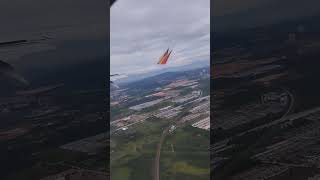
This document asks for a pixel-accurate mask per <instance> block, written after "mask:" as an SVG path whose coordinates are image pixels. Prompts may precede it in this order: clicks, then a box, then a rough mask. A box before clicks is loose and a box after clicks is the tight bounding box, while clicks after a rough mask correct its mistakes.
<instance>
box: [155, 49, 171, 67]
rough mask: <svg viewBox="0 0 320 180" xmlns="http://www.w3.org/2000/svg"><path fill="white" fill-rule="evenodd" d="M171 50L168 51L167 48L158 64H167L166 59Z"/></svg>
mask: <svg viewBox="0 0 320 180" xmlns="http://www.w3.org/2000/svg"><path fill="white" fill-rule="evenodd" d="M171 52H172V50H171V51H170V52H169V49H167V51H166V52H165V53H164V54H163V55H162V56H161V57H160V59H159V61H158V64H167V61H168V59H169V57H170V55H171Z"/></svg>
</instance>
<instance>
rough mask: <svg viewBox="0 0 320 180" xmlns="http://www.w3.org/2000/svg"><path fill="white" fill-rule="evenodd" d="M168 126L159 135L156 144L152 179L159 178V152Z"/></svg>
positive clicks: (157, 179)
mask: <svg viewBox="0 0 320 180" xmlns="http://www.w3.org/2000/svg"><path fill="white" fill-rule="evenodd" d="M168 131H169V128H166V129H165V130H163V132H162V135H161V137H160V141H159V144H158V146H157V151H156V158H155V162H154V180H160V154H161V147H162V144H163V141H164V139H165V137H166V135H167V134H168Z"/></svg>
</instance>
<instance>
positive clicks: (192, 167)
mask: <svg viewBox="0 0 320 180" xmlns="http://www.w3.org/2000/svg"><path fill="white" fill-rule="evenodd" d="M209 138H210V137H209V132H208V131H204V130H201V129H197V128H193V127H191V126H188V127H185V128H182V129H177V130H176V131H174V133H172V134H169V135H168V136H167V138H166V140H165V142H164V145H163V148H162V152H161V158H160V163H161V177H162V179H168V180H178V179H179V180H180V179H184V180H189V179H190V180H191V179H199V180H202V179H203V180H205V179H209V178H210V153H209Z"/></svg>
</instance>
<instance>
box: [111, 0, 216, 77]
mask: <svg viewBox="0 0 320 180" xmlns="http://www.w3.org/2000/svg"><path fill="white" fill-rule="evenodd" d="M110 14H111V19H110V26H111V27H110V30H111V32H110V38H111V41H110V44H111V49H110V50H111V51H110V52H111V62H110V64H111V73H124V74H139V73H143V72H149V71H153V70H158V69H161V68H168V67H176V66H181V65H186V64H191V63H196V62H199V61H207V62H209V61H210V0H200V1H194V0H174V1H172V0H161V1H159V0H137V1H132V0H121V1H117V2H116V3H115V4H114V5H113V6H112V8H111V12H110ZM167 48H171V49H173V52H172V54H171V58H170V59H169V61H168V63H167V65H165V66H163V65H158V64H156V63H157V61H158V59H159V57H160V56H161V55H162V54H163V53H164V52H165V50H166V49H167Z"/></svg>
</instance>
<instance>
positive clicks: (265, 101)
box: [210, 16, 320, 180]
mask: <svg viewBox="0 0 320 180" xmlns="http://www.w3.org/2000/svg"><path fill="white" fill-rule="evenodd" d="M316 19H317V20H318V19H319V17H318V16H316V17H313V19H312V20H311V19H302V20H299V21H290V22H284V23H282V24H274V25H273V24H272V25H268V26H263V27H257V28H251V29H243V30H239V31H237V32H233V33H225V34H224V33H222V34H219V35H217V36H216V37H217V38H216V41H217V42H224V43H217V42H216V49H215V54H214V55H213V57H214V61H212V63H213V64H212V67H211V71H212V74H213V76H212V79H211V81H212V83H213V84H214V86H213V88H212V91H211V97H212V98H213V102H214V103H213V106H212V107H211V112H212V116H213V117H214V118H213V119H212V121H211V131H212V136H211V148H210V149H211V157H212V159H211V167H212V168H211V173H212V179H215V180H226V179H232V180H257V179H270V180H278V179H294V180H298V179H301V180H302V179H310V180H311V179H317V178H319V174H320V169H319V167H320V166H319V157H320V154H319V147H320V146H319V145H320V144H319V141H318V139H319V135H320V131H319V126H320V123H319V122H320V121H319V120H320V116H319V114H320V104H319V102H320V101H319V100H320V99H319V96H318V92H319V85H318V84H317V83H316V82H318V81H319V70H318V67H319V61H318V57H319V55H320V54H319V51H318V49H319V42H320V38H319V33H316V32H319V28H318V27H316V26H314V24H315V23H316Z"/></svg>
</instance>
